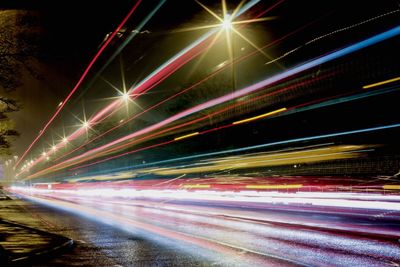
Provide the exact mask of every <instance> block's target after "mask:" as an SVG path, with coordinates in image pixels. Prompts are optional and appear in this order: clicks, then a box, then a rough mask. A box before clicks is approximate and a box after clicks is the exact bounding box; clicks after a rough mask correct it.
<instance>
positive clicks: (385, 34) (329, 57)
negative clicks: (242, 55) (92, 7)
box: [28, 26, 400, 178]
mask: <svg viewBox="0 0 400 267" xmlns="http://www.w3.org/2000/svg"><path fill="white" fill-rule="evenodd" d="M399 34H400V26H397V27H395V28H393V29H391V30H388V31H386V32H383V33H380V34H377V35H375V36H373V37H370V38H368V39H365V40H363V41H360V42H358V43H356V44H353V45H350V46H347V47H345V48H342V49H340V50H337V51H335V52H332V53H329V54H327V55H324V56H321V57H319V58H316V59H313V60H311V61H309V62H307V63H305V64H302V65H299V66H297V67H294V68H291V69H288V70H287V71H284V72H282V73H279V74H277V75H274V76H272V77H270V78H267V79H265V80H263V81H261V82H258V83H256V84H253V85H250V86H248V87H245V88H243V89H240V90H237V91H235V92H232V93H230V94H227V95H224V96H221V97H218V98H216V99H213V100H210V101H207V102H205V103H203V104H199V105H197V106H195V107H192V108H189V109H187V110H185V111H182V112H180V113H178V114H175V115H173V116H171V117H170V118H168V119H165V120H163V121H161V122H158V123H156V124H153V125H152V126H149V127H146V128H144V129H141V130H139V131H137V132H134V133H131V134H129V135H126V136H124V137H122V138H119V139H117V140H114V141H112V142H110V143H108V144H105V145H103V146H100V147H97V148H94V149H92V150H89V151H87V152H85V153H83V154H81V155H78V156H75V157H73V158H70V159H68V160H66V161H64V162H61V163H59V164H56V165H54V166H53V167H57V166H60V165H62V164H68V163H71V162H72V161H76V160H78V159H81V158H84V157H87V156H89V155H93V154H96V153H99V152H100V151H102V150H105V149H107V148H110V147H112V146H114V145H117V144H119V143H121V142H124V141H127V140H129V139H132V138H134V137H137V136H139V135H143V134H146V133H149V132H151V131H154V130H156V129H159V128H161V127H163V126H165V125H168V124H169V123H172V122H174V121H177V120H179V119H181V118H184V117H187V116H189V115H191V114H194V113H196V112H199V111H203V110H205V109H208V108H210V107H213V106H216V105H219V104H221V103H224V102H227V101H230V100H233V99H236V98H239V97H241V96H244V95H246V94H249V93H252V92H255V91H257V90H260V89H262V88H264V87H266V86H269V85H272V84H274V83H277V82H279V81H281V80H283V79H285V78H288V77H291V76H293V75H296V74H298V73H301V72H304V71H306V70H308V69H311V68H313V67H315V66H318V65H320V64H323V63H326V62H329V61H332V60H335V59H338V58H341V57H344V56H346V55H348V54H351V53H353V52H355V51H358V50H360V49H364V48H366V47H369V46H371V45H374V44H377V43H380V42H382V41H385V40H387V39H390V38H393V37H395V36H398V35H399ZM38 173H40V172H38ZM35 175H37V173H36V174H33V175H30V176H28V178H29V177H34V176H35Z"/></svg>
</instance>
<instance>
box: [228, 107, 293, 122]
mask: <svg viewBox="0 0 400 267" xmlns="http://www.w3.org/2000/svg"><path fill="white" fill-rule="evenodd" d="M286 110H287V108H280V109H277V110H274V111H270V112H267V113H264V114H261V115H258V116H254V117H251V118H247V119H243V120H240V121H235V122H232V124H242V123H247V122H250V121H255V120H259V119H263V118H265V117H269V116H272V115H275V114H278V113H281V112H284V111H286Z"/></svg>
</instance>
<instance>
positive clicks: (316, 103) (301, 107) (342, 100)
mask: <svg viewBox="0 0 400 267" xmlns="http://www.w3.org/2000/svg"><path fill="white" fill-rule="evenodd" d="M329 76H330V74H328V75H325V76H319V77H318V78H314V79H313V80H308V81H307V82H305V83H308V82H314V81H317V80H319V79H323V78H326V77H329ZM303 83H304V82H303ZM297 86H299V84H293V85H290V86H288V87H284V88H281V89H279V90H277V91H274V92H270V93H266V94H263V95H260V96H257V97H255V98H253V99H248V100H246V101H243V102H240V103H236V104H233V105H231V106H228V107H226V108H224V109H222V110H218V111H216V112H213V113H211V114H209V115H206V116H204V117H202V118H198V119H195V120H192V121H189V122H186V123H184V124H181V125H178V126H174V127H171V128H167V129H165V130H163V131H160V132H157V133H154V134H151V135H149V136H145V137H142V138H140V139H137V140H135V141H134V142H130V143H128V144H126V145H123V146H120V147H116V148H114V149H113V150H118V149H122V148H124V147H127V146H130V145H133V144H135V143H138V142H140V141H144V140H146V139H149V138H152V137H157V136H159V135H160V134H162V133H165V132H168V131H171V130H173V129H178V128H181V127H184V126H185V125H191V124H193V123H195V122H199V121H201V120H203V119H208V118H209V117H210V116H214V115H217V114H220V113H222V112H224V111H227V110H229V109H232V108H235V107H236V106H240V105H243V104H246V103H248V102H253V101H256V100H259V99H262V98H265V97H267V96H271V95H273V94H276V93H280V92H283V91H286V90H290V89H292V88H295V87H297ZM396 90H397V89H395V88H394V89H393V88H389V89H386V90H380V91H372V92H367V93H362V94H358V95H354V96H349V97H344V98H340V99H336V98H337V97H341V96H342V95H336V96H333V97H329V98H323V99H319V100H314V101H311V102H308V103H305V104H300V105H297V106H294V107H291V108H289V109H288V110H286V112H285V113H284V114H280V115H279V116H282V115H290V114H293V113H297V112H302V111H307V110H312V109H317V108H321V107H326V106H330V105H335V104H339V103H345V102H348V101H353V100H357V99H362V98H365V97H371V96H375V95H379V94H385V93H390V92H394V91H396ZM357 91H358V90H355V91H353V92H349V93H346V94H351V93H354V92H357ZM332 98H333V100H329V99H332ZM322 101H325V102H322ZM320 102H322V103H320ZM311 104H312V105H311ZM307 105H310V106H307ZM233 126H236V124H228V125H223V126H219V127H216V128H212V129H208V130H204V131H202V132H200V133H199V134H207V133H210V132H215V131H218V130H222V129H227V128H230V127H233ZM173 141H176V140H173ZM169 143H172V141H167V142H163V143H160V144H156V145H151V146H147V147H143V148H140V149H135V150H133V151H128V152H125V153H122V154H119V155H115V156H112V157H109V158H106V159H103V160H99V161H95V162H93V163H89V164H85V165H80V166H78V167H75V168H72V169H71V170H75V169H80V168H83V167H88V166H92V165H95V164H98V163H102V162H106V161H108V160H111V159H116V158H119V157H122V156H126V155H130V154H133V153H136V152H138V151H143V150H146V149H150V148H154V147H158V146H162V145H165V144H169ZM110 151H111V150H109V151H108V152H110ZM81 162H82V161H81ZM79 163H80V162H77V163H76V164H79Z"/></svg>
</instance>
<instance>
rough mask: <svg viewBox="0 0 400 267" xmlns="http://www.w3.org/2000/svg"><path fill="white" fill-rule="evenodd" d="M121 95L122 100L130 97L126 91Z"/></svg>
mask: <svg viewBox="0 0 400 267" xmlns="http://www.w3.org/2000/svg"><path fill="white" fill-rule="evenodd" d="M121 97H122V99H123V100H124V101H128V100H129V99H130V98H131V97H130V95H129V94H128V93H126V92H125V93H123V94H122V95H121Z"/></svg>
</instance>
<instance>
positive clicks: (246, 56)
mask: <svg viewBox="0 0 400 267" xmlns="http://www.w3.org/2000/svg"><path fill="white" fill-rule="evenodd" d="M281 2H282V1H281ZM309 25H311V23H309V24H307V25H304V26H302V27H300V28H298V29H296V30H294V31H292V32H290V33H288V34H286V35H284V36H282V37H280V38H278V39H276V40H274V41H272V42H269V43H268V44H266V45H264V46H263V47H261V49H265V48H268V47H270V46H273V45H275V44H277V43H279V42H281V41H283V40H284V39H286V38H288V37H290V36H292V35H293V34H295V33H297V32H299V31H301V30H303V29H304V28H306V27H307V26H309ZM257 53H258V51H257V50H255V51H253V52H251V53H248V54H247V55H244V56H242V57H239V58H237V59H235V60H234V61H233V62H229V63H228V64H226V65H224V66H222V67H221V68H218V69H217V70H215V71H214V72H213V73H210V74H209V75H207V76H206V77H204V78H203V79H201V80H199V81H197V82H196V83H194V84H192V85H191V86H189V87H188V88H186V89H184V90H182V91H180V92H178V93H176V94H174V95H172V96H170V97H168V98H166V99H164V100H162V101H160V102H158V103H157V104H155V105H153V106H151V107H149V108H147V109H146V110H143V111H141V112H139V113H137V114H135V115H133V116H131V117H130V118H128V119H126V120H124V121H123V122H122V123H120V124H118V125H116V126H114V127H112V128H110V129H108V130H107V131H105V132H103V133H101V134H99V135H98V136H96V137H94V138H92V139H91V140H88V141H86V142H84V143H83V144H82V145H80V146H78V147H76V148H74V149H73V150H71V151H69V152H67V153H65V154H63V155H61V156H60V157H58V158H56V159H54V160H53V161H58V160H60V159H62V158H64V157H66V156H68V155H70V154H72V153H73V152H75V151H77V150H79V149H81V148H83V147H84V146H86V145H88V144H90V143H92V142H94V141H95V140H97V139H99V138H101V137H103V136H105V135H106V134H108V133H110V132H112V131H114V130H115V129H117V128H119V127H121V126H123V125H125V124H127V123H128V122H130V121H132V120H134V119H136V118H137V117H139V116H141V115H143V114H144V113H147V112H149V111H151V110H153V109H154V108H156V107H158V106H160V105H162V104H164V103H166V102H168V101H169V100H171V99H174V98H175V97H177V96H179V95H182V94H184V93H185V92H187V91H189V90H191V89H193V88H195V87H197V86H199V85H200V84H202V83H203V82H205V81H207V80H208V79H210V78H212V77H214V76H215V75H217V74H218V73H220V72H222V71H223V70H225V69H226V68H228V67H230V66H231V65H232V64H236V63H239V62H241V61H243V60H245V59H247V58H249V57H251V56H253V55H255V54H257Z"/></svg>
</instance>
